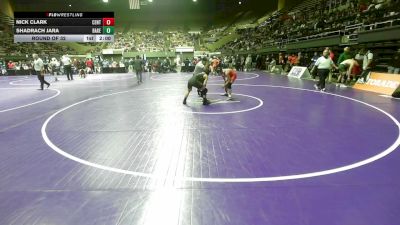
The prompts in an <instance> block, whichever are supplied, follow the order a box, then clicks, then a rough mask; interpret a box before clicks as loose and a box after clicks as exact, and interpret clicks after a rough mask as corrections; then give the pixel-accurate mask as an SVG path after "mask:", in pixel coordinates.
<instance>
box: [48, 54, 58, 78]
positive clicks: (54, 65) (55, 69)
mask: <svg viewBox="0 0 400 225" xmlns="http://www.w3.org/2000/svg"><path fill="white" fill-rule="evenodd" d="M50 68H51V72H52V73H53V75H54V81H56V82H57V81H58V78H57V75H58V70H59V68H60V62H58V60H57V59H56V58H54V57H53V58H51V61H50Z"/></svg>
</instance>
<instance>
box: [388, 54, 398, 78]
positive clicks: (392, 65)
mask: <svg viewBox="0 0 400 225" xmlns="http://www.w3.org/2000/svg"><path fill="white" fill-rule="evenodd" d="M399 71H400V48H399V49H397V52H396V53H395V54H394V56H393V57H392V59H391V60H390V62H389V67H388V73H394V74H399Z"/></svg>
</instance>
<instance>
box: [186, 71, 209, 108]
mask: <svg viewBox="0 0 400 225" xmlns="http://www.w3.org/2000/svg"><path fill="white" fill-rule="evenodd" d="M209 73H210V68H209V67H207V68H206V69H205V71H203V72H201V73H198V74H194V75H193V76H192V77H191V78H190V79H189V81H188V84H187V87H188V90H187V92H186V94H185V97H184V99H183V104H184V105H186V100H187V98H188V96H189V94H190V92H191V91H192V88H193V87H195V88H197V89H198V90H199V91H200V93H201V97H202V98H203V105H209V104H210V101H208V100H207V92H208V89H207V87H206V86H207V81H208V74H209Z"/></svg>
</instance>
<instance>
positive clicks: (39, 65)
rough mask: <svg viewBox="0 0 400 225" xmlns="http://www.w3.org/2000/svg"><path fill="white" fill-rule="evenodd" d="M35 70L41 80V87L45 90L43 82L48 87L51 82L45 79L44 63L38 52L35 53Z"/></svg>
mask: <svg viewBox="0 0 400 225" xmlns="http://www.w3.org/2000/svg"><path fill="white" fill-rule="evenodd" d="M32 57H33V72H34V75H37V77H38V79H39V81H40V89H39V90H43V84H46V85H47V88H49V87H50V84H49V83H48V82H47V81H45V80H44V63H43V61H42V59H41V58H39V56H38V54H33V55H32Z"/></svg>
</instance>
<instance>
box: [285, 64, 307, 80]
mask: <svg viewBox="0 0 400 225" xmlns="http://www.w3.org/2000/svg"><path fill="white" fill-rule="evenodd" d="M288 77H295V78H299V79H300V78H307V77H310V72H309V71H308V68H307V67H302V66H293V67H292V69H291V70H290V72H289V73H288Z"/></svg>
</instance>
